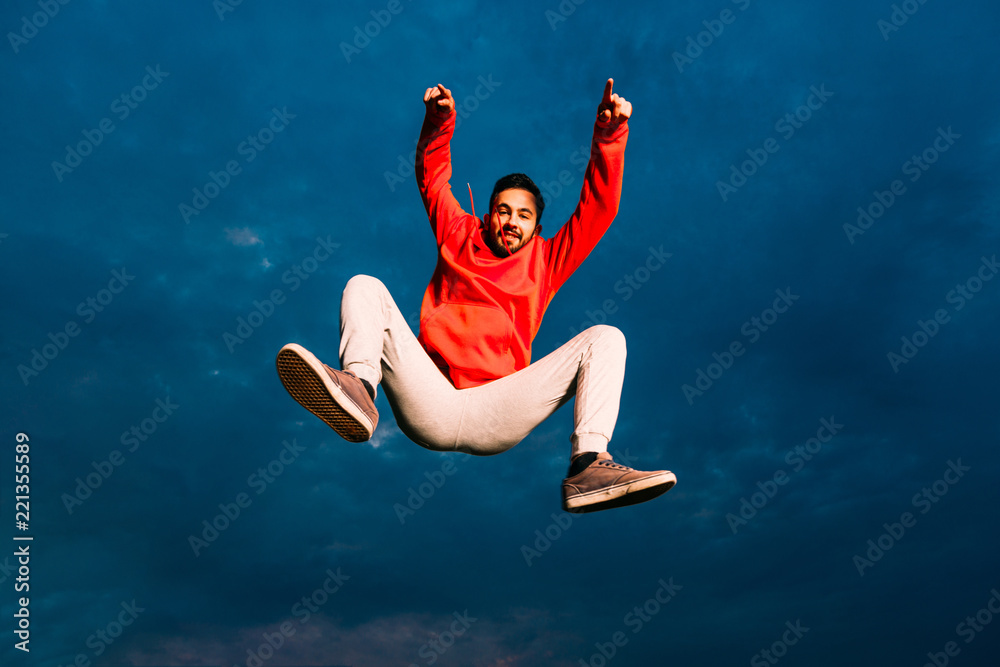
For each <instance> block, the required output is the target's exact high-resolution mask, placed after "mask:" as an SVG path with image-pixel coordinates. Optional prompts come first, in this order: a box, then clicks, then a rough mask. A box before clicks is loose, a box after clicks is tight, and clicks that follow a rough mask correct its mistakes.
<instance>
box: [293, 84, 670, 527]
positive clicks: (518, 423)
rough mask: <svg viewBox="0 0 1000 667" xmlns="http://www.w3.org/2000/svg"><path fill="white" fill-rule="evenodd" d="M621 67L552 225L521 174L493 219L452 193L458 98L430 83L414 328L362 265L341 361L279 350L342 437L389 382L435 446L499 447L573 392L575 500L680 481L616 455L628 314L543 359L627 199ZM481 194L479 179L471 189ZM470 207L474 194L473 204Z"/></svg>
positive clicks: (297, 394) (368, 419)
mask: <svg viewBox="0 0 1000 667" xmlns="http://www.w3.org/2000/svg"><path fill="white" fill-rule="evenodd" d="M613 84H614V82H613V80H611V79H608V82H607V84H606V85H605V88H604V95H603V98H602V100H601V103H600V105H599V106H598V111H597V121H596V123H595V127H594V137H593V142H592V148H591V158H590V163H589V164H588V165H587V171H586V175H585V178H584V184H583V189H582V192H581V194H580V203H579V205H578V206H577V208H576V212H575V213H574V214H573V216H572V217H571V218H570V220H569V222H567V223H566V224H565V225H564V226H563V227H562V228H561V229H560V230H559V231H558V232H557V233H556V234H555V235H554V236H553V237H552V238H550V239H543V238H542V237H541V236H540V234H541V230H542V225H541V217H542V212H543V211H544V208H545V202H544V200H543V198H542V194H541V192H540V191H539V190H538V187H537V186H536V185H535V184H534V183H533V182H532V181H531V179H530V178H528V177H527V176H525V175H524V174H511V175H509V176H505V177H503V178H501V179H500V180H499V181H497V184H496V186H495V187H494V189H493V194H492V195H491V196H490V202H489V211H488V213H487V215H485V216H484V217H483V218H482V220H480V219H478V218H476V217H475V216H474V215H469V214H468V213H466V212H465V211H463V210H462V208H461V206H460V205H459V204H458V201H457V200H456V199H455V197H454V196H453V195H452V192H451V186H450V185H449V183H448V181H449V179H450V178H451V152H450V141H451V137H452V134H453V132H454V129H455V100H454V98H453V97H452V94H451V91H449V90H448V89H447V88H445V87H444V86H443V85H441V84H438V85H437V86H436V87H433V88H428V89H427V91H426V92H425V93H424V104H425V106H426V113H425V117H424V123H423V127H422V128H421V131H420V139H419V142H418V144H417V161H416V165H415V169H416V176H417V184H418V186H419V188H420V194H421V197H422V198H423V201H424V206H425V208H426V209H427V214H428V218H429V220H430V223H431V229H432V231H433V232H434V235H435V238H436V240H437V246H438V262H437V267H436V268H435V270H434V275H433V276H432V277H431V281H430V284H429V285H428V287H427V291H426V293H425V294H424V299H423V304H422V307H421V312H420V336H419V338H418V337H416V336H414V335H413V333H412V331H411V330H410V328H409V326H408V325H407V323H406V321H405V320H404V318H403V316H402V314H401V313H400V311H399V309H398V308H397V307H396V304H395V303H394V302H393V300H392V297H391V296H390V295H389V292H388V291H387V290H386V288H385V286H384V285H383V284H382V283H381V282H379V281H378V280H377V279H375V278H371V277H369V276H355V277H353V278H351V280H350V281H348V283H347V287H346V288H345V290H344V295H343V298H342V300H341V313H340V361H341V368H342V369H343V370H342V371H338V370H335V369H333V368H330V367H329V366H327V365H325V364H323V363H322V362H321V361H320V360H319V359H318V358H316V356H315V355H313V354H312V353H311V352H309V351H308V350H305V349H304V348H302V347H301V346H299V345H296V344H290V345H286V346H285V347H283V348H282V349H281V351H280V352H279V353H278V359H277V366H278V374H279V376H280V377H281V381H282V383H283V384H284V386H285V388H286V389H287V390H288V392H289V393H290V394H291V395H292V397H293V398H295V400H296V401H298V402H299V403H300V404H302V406H304V407H305V408H306V409H307V410H309V411H310V412H312V413H313V414H315V415H317V416H318V417H320V419H322V420H323V421H324V422H326V423H327V424H328V425H329V426H331V427H332V428H333V429H334V430H335V431H337V433H339V434H340V435H341V436H343V437H344V438H346V439H347V440H350V441H352V442H363V441H365V440H368V439H369V438H370V437H371V436H372V434H373V433H374V431H375V427H376V425H377V423H378V411H377V410H376V409H375V404H374V399H375V395H376V388H377V387H378V386H380V385H381V386H382V387H383V388H384V389H385V393H386V398H387V399H388V401H389V404H390V406H392V411H393V414H394V415H395V417H396V422H397V424H398V426H399V428H400V430H401V431H402V432H403V433H404V434H406V436H407V437H409V438H410V439H411V440H413V441H414V442H416V443H417V444H419V445H422V446H423V447H426V448H428V449H432V450H437V451H459V452H466V453H468V454H476V455H481V456H487V455H492V454H499V453H500V452H503V451H506V450H507V449H509V448H511V447H513V446H514V445H516V444H517V443H518V442H520V441H521V440H522V439H524V438H525V437H526V436H527V435H528V434H529V433H530V432H531V431H532V430H533V429H534V428H535V427H536V426H538V425H539V424H540V423H541V422H542V421H544V420H545V419H546V418H547V417H548V416H549V415H551V414H552V413H553V412H555V411H556V410H557V409H558V408H559V407H560V406H562V405H563V404H565V403H566V402H568V401H569V399H570V398H572V397H573V396H574V395H575V396H576V403H575V407H574V423H575V428H574V431H573V435H572V437H571V439H570V440H571V443H572V451H571V459H570V467H569V472H568V474H567V478H566V479H565V480H564V481H563V486H562V491H563V508H564V509H565V510H567V511H570V512H594V511H598V510H604V509H609V508H612V507H621V506H624V505H631V504H634V503H638V502H643V501H645V500H649V499H651V498H654V497H656V496H658V495H660V494H662V493H664V492H665V491H668V490H669V489H670V488H671V487H672V486H673V485H674V483H675V482H676V477H675V476H674V475H673V473H671V472H669V471H665V470H661V471H656V472H642V471H637V470H633V469H631V468H628V467H626V466H624V465H620V464H618V463H615V462H614V460H613V459H612V457H611V455H610V454H608V452H607V449H608V441H609V440H610V439H611V435H612V431H613V430H614V425H615V421H616V420H617V418H618V407H619V399H620V396H621V388H622V382H623V379H624V373H625V338H624V336H623V335H622V334H621V332H620V331H619V330H618V329H615V328H614V327H609V326H603V325H599V326H594V327H590V328H589V329H586V330H585V331H583V332H582V333H580V334H579V335H577V336H576V337H575V338H573V339H572V340H570V341H569V342H568V343H566V344H565V345H563V346H562V347H560V348H559V349H558V350H556V351H555V352H553V353H551V354H549V355H548V356H546V357H545V358H543V359H541V360H539V361H536V362H535V363H531V341H532V339H533V338H534V336H535V334H536V333H537V331H538V327H539V325H540V324H541V320H542V315H543V314H544V312H545V309H546V307H547V306H548V304H549V302H550V301H551V300H552V297H553V296H554V295H555V293H556V291H557V290H558V289H559V288H560V287H561V286H562V285H563V283H564V282H565V281H566V279H567V278H569V276H570V275H571V274H572V273H573V271H575V270H576V268H577V267H578V266H579V265H580V263H581V262H583V260H584V259H585V258H586V257H587V255H589V254H590V251H591V250H592V249H593V248H594V246H595V245H596V244H597V242H598V241H599V240H600V239H601V237H602V236H603V235H604V232H605V231H606V230H607V228H608V226H609V225H610V224H611V221H612V220H614V217H615V215H616V214H617V212H618V200H619V197H620V194H621V184H622V169H623V156H624V150H625V143H626V140H627V138H628V124H627V121H628V118H629V116H630V115H631V113H632V105H631V104H630V103H629V102H628V101H627V100H625V99H624V98H622V97H620V96H619V95H616V94H613V92H612V90H613ZM470 194H471V193H470ZM473 208H475V207H474V206H473Z"/></svg>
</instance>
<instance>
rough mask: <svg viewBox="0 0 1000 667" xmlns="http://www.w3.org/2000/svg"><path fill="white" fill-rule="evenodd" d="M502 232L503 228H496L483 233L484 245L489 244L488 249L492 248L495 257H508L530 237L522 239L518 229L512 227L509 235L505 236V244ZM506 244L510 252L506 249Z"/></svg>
mask: <svg viewBox="0 0 1000 667" xmlns="http://www.w3.org/2000/svg"><path fill="white" fill-rule="evenodd" d="M502 233H503V230H497V231H496V232H491V233H485V234H483V236H484V238H485V241H486V245H487V246H489V248H490V250H492V251H493V254H494V255H496V256H497V257H509V256H510V255H513V254H514V253H515V252H517V251H518V250H520V249H521V248H523V247H524V245H525V244H526V243H527V242H528V241H530V240H531V237H528V239H527V240H524V238H523V237H522V236H521V232H520V230H517V229H513V230H512V233H511V235H510V236H507V238H506V244H505V243H504V240H505V239H503V238H501V234H502ZM508 246H509V247H510V252H508V251H507V247H508Z"/></svg>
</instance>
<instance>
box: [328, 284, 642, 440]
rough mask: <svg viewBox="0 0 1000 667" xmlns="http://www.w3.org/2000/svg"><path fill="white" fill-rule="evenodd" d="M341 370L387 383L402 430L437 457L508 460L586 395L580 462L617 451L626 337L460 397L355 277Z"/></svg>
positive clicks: (576, 346)
mask: <svg viewBox="0 0 1000 667" xmlns="http://www.w3.org/2000/svg"><path fill="white" fill-rule="evenodd" d="M340 363H341V368H343V369H344V370H350V371H352V372H353V373H355V374H356V375H357V376H358V377H361V378H364V379H365V380H367V381H368V382H370V383H371V384H372V386H373V387H374V386H377V385H379V384H381V386H382V387H383V389H384V390H385V395H386V398H387V399H388V401H389V404H390V405H391V406H392V412H393V414H394V415H395V417H396V424H397V425H398V426H399V429H400V430H401V431H402V432H403V433H404V434H405V435H406V436H407V437H408V438H410V439H411V440H413V441H414V442H416V443H417V444H419V445H421V446H423V447H426V448H428V449H433V450H438V451H459V452H466V453H468V454H476V455H479V456H489V455H492V454H499V453H500V452H504V451H506V450H508V449H510V448H511V447H513V446H514V445H516V444H517V443H519V442H520V441H521V440H523V439H524V438H525V437H526V436H527V435H528V434H529V433H531V431H532V430H533V429H534V428H535V427H536V426H538V425H539V424H541V423H542V422H543V421H545V419H546V418H548V417H549V415H551V414H552V413H553V412H555V411H556V410H558V409H559V408H560V407H561V406H562V405H563V404H565V403H566V402H567V401H569V399H570V398H572V397H573V396H574V395H575V396H576V406H575V409H574V412H573V419H574V429H573V435H572V437H571V442H572V445H573V447H572V454H573V455H575V454H577V453H579V452H588V451H589V452H602V451H607V448H608V441H609V440H611V435H612V432H613V431H614V427H615V421H616V420H617V419H618V403H619V399H620V397H621V390H622V382H623V380H624V377H625V336H624V335H623V334H622V333H621V331H619V330H618V329H616V328H614V327H610V326H604V325H597V326H593V327H590V328H589V329H586V330H584V331H583V332H582V333H580V334H578V335H577V336H575V337H574V338H573V339H572V340H570V341H569V342H568V343H566V344H565V345H563V346H562V347H560V348H559V349H558V350H555V351H554V352H552V353H551V354H549V355H548V356H546V357H544V358H542V359H540V360H538V361H536V362H534V363H533V364H531V365H530V366H528V367H527V368H523V369H521V370H520V371H518V372H516V373H514V374H512V375H508V376H507V377H504V378H500V379H499V380H494V381H493V382H489V383H487V384H484V385H480V386H478V387H472V388H469V389H456V388H455V387H454V386H453V385H452V384H451V382H449V381H448V379H447V378H446V377H445V376H444V374H442V373H441V371H440V370H439V369H438V368H437V366H435V365H434V362H433V361H431V359H430V357H429V356H427V353H426V352H425V351H424V348H423V347H422V346H421V345H420V343H419V342H417V337H416V336H415V335H414V334H413V332H412V331H411V330H410V327H409V325H408V324H407V323H406V320H405V319H404V318H403V315H402V313H401V312H400V311H399V308H397V307H396V304H395V302H394V301H393V299H392V296H391V295H390V294H389V291H388V290H387V289H386V287H385V285H383V284H382V282H381V281H379V280H378V279H376V278H372V277H370V276H355V277H354V278H351V280H350V281H349V282H348V283H347V287H346V288H345V289H344V296H343V299H342V301H341V305H340Z"/></svg>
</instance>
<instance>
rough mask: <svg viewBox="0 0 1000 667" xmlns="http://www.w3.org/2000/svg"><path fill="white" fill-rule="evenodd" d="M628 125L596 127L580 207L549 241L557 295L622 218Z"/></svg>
mask: <svg viewBox="0 0 1000 667" xmlns="http://www.w3.org/2000/svg"><path fill="white" fill-rule="evenodd" d="M627 142H628V121H626V122H624V123H622V124H621V125H619V126H618V128H616V129H615V130H614V131H609V130H608V129H606V128H605V127H604V126H602V125H601V124H600V123H595V124H594V138H593V141H592V142H591V146H590V162H589V163H588V164H587V171H586V172H585V175H584V178H583V188H582V189H581V191H580V203H579V204H577V206H576V211H574V213H573V216H572V217H571V218H570V219H569V221H568V222H566V224H565V225H563V226H562V228H561V229H560V230H559V231H558V232H556V234H555V235H554V236H553V237H552V238H551V239H549V240H548V243H547V247H546V258H545V259H546V265H547V268H548V274H549V285H550V289H551V290H552V293H555V292H556V291H557V290H558V289H559V288H560V287H562V285H563V283H565V282H566V280H567V279H568V278H569V277H570V276H571V275H573V272H574V271H576V269H577V267H579V266H580V264H581V263H583V260H585V259H586V258H587V256H588V255H589V254H590V252H591V251H592V250H593V249H594V247H595V246H596V245H597V242H598V241H600V240H601V237H603V236H604V232H606V231H607V230H608V227H610V226H611V222H612V221H613V220H614V219H615V215H617V214H618V202H619V200H620V199H621V193H622V174H623V172H624V167H625V144H626V143H627Z"/></svg>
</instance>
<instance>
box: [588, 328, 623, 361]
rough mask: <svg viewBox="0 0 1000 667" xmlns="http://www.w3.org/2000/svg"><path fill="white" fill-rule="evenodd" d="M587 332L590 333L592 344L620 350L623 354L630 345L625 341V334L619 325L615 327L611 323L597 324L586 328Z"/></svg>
mask: <svg viewBox="0 0 1000 667" xmlns="http://www.w3.org/2000/svg"><path fill="white" fill-rule="evenodd" d="M585 333H590V336H591V341H592V342H591V345H598V346H600V347H603V348H606V349H609V350H613V351H616V352H619V353H621V354H622V355H624V354H625V353H626V352H627V350H628V346H627V345H626V343H625V334H623V333H622V332H621V329H619V328H618V327H613V326H611V325H609V324H595V325H594V326H592V327H590V328H588V329H586V330H585Z"/></svg>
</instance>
